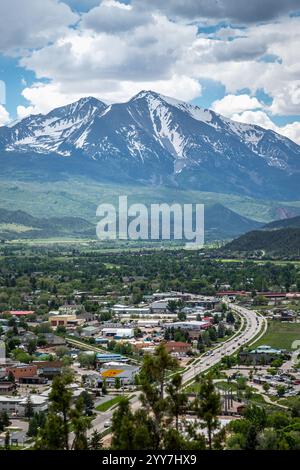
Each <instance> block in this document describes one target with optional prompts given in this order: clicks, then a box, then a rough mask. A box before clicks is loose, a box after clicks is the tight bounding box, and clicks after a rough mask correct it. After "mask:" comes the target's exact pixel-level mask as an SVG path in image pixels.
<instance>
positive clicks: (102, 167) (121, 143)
mask: <svg viewBox="0 0 300 470" xmlns="http://www.w3.org/2000/svg"><path fill="white" fill-rule="evenodd" d="M0 170H1V172H2V173H6V174H8V175H12V174H13V173H14V172H15V171H19V172H21V173H22V172H23V173H24V174H27V175H31V174H32V175H34V177H39V175H43V176H44V177H45V178H47V177H49V178H52V177H53V176H55V177H56V178H60V177H63V174H64V173H65V174H69V175H72V174H86V175H87V176H89V177H92V178H94V179H96V180H99V181H102V180H106V181H119V182H123V181H129V182H138V183H142V184H146V185H152V184H156V185H157V184H161V185H170V186H172V187H178V188H182V189H187V188H191V189H195V190H201V191H215V192H225V193H233V194H243V195H254V194H255V196H258V197H261V198H264V197H269V198H271V199H280V198H282V199H283V200H289V199H293V198H294V199H297V198H300V188H299V184H298V180H299V174H300V146H299V145H297V144H296V143H294V142H292V141H291V140H289V139H287V138H286V137H283V136H281V135H279V134H276V133H275V132H274V131H271V130H266V129H263V128H261V127H259V126H256V125H249V124H242V123H238V122H235V121H232V120H230V119H228V118H225V117H223V116H221V115H219V114H217V113H215V112H214V111H212V110H209V109H204V108H201V107H199V106H195V105H192V104H189V103H185V102H183V101H179V100H176V99H174V98H169V97H166V96H165V95H160V94H159V93H156V92H152V91H141V92H140V93H138V94H137V95H135V96H134V97H132V98H131V99H130V100H129V101H127V102H126V103H115V104H111V105H107V104H105V103H104V102H102V101H100V100H97V99H96V98H93V97H87V98H82V99H81V100H79V101H77V102H75V103H71V104H69V105H67V106H62V107H59V108H55V109H54V110H52V111H50V113H48V114H46V115H41V114H39V115H31V116H29V117H27V118H25V119H23V120H22V121H20V122H18V123H16V124H15V125H14V126H12V127H5V126H3V127H1V128H0Z"/></svg>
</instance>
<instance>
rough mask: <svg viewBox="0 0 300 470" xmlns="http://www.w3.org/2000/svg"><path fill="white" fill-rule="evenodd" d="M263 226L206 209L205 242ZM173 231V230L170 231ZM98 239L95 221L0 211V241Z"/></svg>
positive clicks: (228, 212) (214, 206)
mask: <svg viewBox="0 0 300 470" xmlns="http://www.w3.org/2000/svg"><path fill="white" fill-rule="evenodd" d="M261 225H262V224H260V223H258V222H256V221H253V220H251V219H248V218H246V217H243V216H240V215H239V214H236V213H235V212H233V211H231V210H229V209H227V208H226V207H224V206H222V205H221V204H212V205H208V206H206V207H205V238H206V241H207V242H209V241H213V240H218V239H227V240H228V239H230V238H233V237H236V236H238V235H240V234H241V233H244V232H246V231H247V230H253V229H256V228H258V227H261ZM171 232H172V230H171ZM55 237H60V238H68V237H75V238H89V239H96V220H95V221H94V222H91V221H87V220H85V219H82V218H79V217H50V218H47V219H46V218H39V217H33V216H31V215H29V214H27V213H26V212H24V211H10V210H6V209H0V239H2V240H14V239H47V238H55Z"/></svg>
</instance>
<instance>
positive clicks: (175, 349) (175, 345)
mask: <svg viewBox="0 0 300 470" xmlns="http://www.w3.org/2000/svg"><path fill="white" fill-rule="evenodd" d="M164 344H165V348H166V350H167V351H168V353H171V354H172V353H173V354H178V355H179V356H183V355H185V354H186V353H187V352H189V351H190V350H191V349H192V346H191V344H189V343H184V342H182V341H167V342H166V343H164Z"/></svg>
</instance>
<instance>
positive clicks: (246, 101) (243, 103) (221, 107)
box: [212, 94, 262, 117]
mask: <svg viewBox="0 0 300 470" xmlns="http://www.w3.org/2000/svg"><path fill="white" fill-rule="evenodd" d="M261 107H262V104H261V103H260V102H259V101H258V99H257V98H255V97H251V96H249V95H247V94H242V95H232V94H230V95H226V96H224V98H222V99H220V100H216V101H214V102H213V104H212V109H213V110H214V111H216V112H217V113H219V114H222V115H223V116H227V117H232V116H233V115H234V114H236V113H242V112H243V111H248V110H250V109H257V108H261Z"/></svg>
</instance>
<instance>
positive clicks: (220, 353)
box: [91, 304, 267, 432]
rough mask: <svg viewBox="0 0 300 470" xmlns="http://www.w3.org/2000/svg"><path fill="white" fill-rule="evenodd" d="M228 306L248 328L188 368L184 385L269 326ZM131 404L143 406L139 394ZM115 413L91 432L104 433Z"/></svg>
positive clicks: (99, 421) (250, 312) (101, 416)
mask: <svg viewBox="0 0 300 470" xmlns="http://www.w3.org/2000/svg"><path fill="white" fill-rule="evenodd" d="M228 306H229V308H231V309H232V310H233V311H235V312H237V313H238V314H239V315H240V316H241V317H242V318H243V319H244V322H245V325H246V327H245V328H244V329H243V330H242V331H241V332H240V334H238V335H236V336H235V337H234V338H232V339H230V340H228V341H227V342H226V343H223V344H221V345H220V346H219V347H218V348H215V349H214V350H213V352H212V354H211V355H210V356H204V357H203V358H201V360H200V361H198V362H196V363H193V364H191V365H190V366H188V367H187V368H186V370H185V371H184V372H183V374H182V375H183V384H185V383H187V382H189V381H190V380H192V379H193V378H194V377H195V376H196V375H198V374H199V373H201V372H205V371H206V370H208V369H209V368H210V367H212V366H214V365H216V364H217V363H218V362H220V361H221V359H222V357H224V356H226V355H231V354H233V353H234V352H236V351H237V350H238V349H239V348H240V347H241V346H242V345H243V344H245V343H249V342H251V339H253V338H254V337H255V336H256V335H258V333H259V332H260V331H261V332H262V334H263V332H264V331H265V329H266V325H267V323H266V320H265V319H264V318H263V317H261V316H260V315H258V314H257V313H256V312H254V311H253V310H249V309H247V308H244V307H240V306H238V305H235V304H228ZM130 403H131V406H132V409H133V410H135V409H138V408H139V407H140V406H141V404H140V401H139V399H138V395H137V394H136V396H134V397H133V398H132V399H131V401H130ZM113 412H114V410H109V411H106V412H104V413H101V414H98V415H97V417H96V418H95V419H94V421H93V424H92V425H93V427H92V430H91V431H93V430H95V429H97V431H100V432H102V431H104V430H105V426H104V424H105V422H107V421H110V420H111V418H112V415H113Z"/></svg>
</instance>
